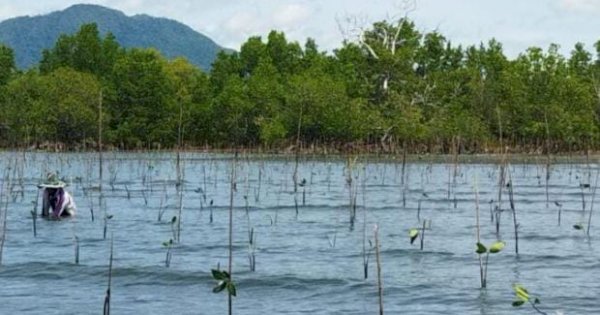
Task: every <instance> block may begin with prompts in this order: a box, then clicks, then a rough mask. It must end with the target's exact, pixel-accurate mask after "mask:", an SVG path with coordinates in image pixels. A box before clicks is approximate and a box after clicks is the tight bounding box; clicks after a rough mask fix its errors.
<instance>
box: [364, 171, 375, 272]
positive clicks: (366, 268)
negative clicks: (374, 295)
mask: <svg viewBox="0 0 600 315" xmlns="http://www.w3.org/2000/svg"><path fill="white" fill-rule="evenodd" d="M365 173H366V167H364V166H363V174H365ZM366 182H367V176H363V180H362V198H363V240H362V243H363V244H362V254H363V273H364V277H365V280H366V279H367V278H368V277H369V258H370V256H371V251H372V250H373V243H372V242H371V240H369V250H368V251H367V183H366Z"/></svg>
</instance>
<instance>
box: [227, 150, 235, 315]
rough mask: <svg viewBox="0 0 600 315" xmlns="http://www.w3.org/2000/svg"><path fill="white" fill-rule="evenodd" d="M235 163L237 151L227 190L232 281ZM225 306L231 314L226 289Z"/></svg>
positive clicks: (229, 295) (231, 305) (230, 303)
mask: <svg viewBox="0 0 600 315" xmlns="http://www.w3.org/2000/svg"><path fill="white" fill-rule="evenodd" d="M236 163H237V152H236V153H235V155H234V157H233V163H232V165H231V181H230V190H229V266H227V272H229V280H230V281H233V273H232V269H233V268H232V266H233V194H234V192H235V190H236V181H235V178H236V174H235V168H236ZM227 307H228V311H229V315H231V314H232V311H233V301H232V296H231V292H230V291H229V290H228V293H227Z"/></svg>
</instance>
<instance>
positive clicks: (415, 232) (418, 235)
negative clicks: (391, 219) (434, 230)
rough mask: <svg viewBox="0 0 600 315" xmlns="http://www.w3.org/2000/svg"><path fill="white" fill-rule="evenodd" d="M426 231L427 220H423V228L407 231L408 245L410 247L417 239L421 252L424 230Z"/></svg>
mask: <svg viewBox="0 0 600 315" xmlns="http://www.w3.org/2000/svg"><path fill="white" fill-rule="evenodd" d="M430 222H431V221H430ZM430 224H431V223H430ZM426 229H427V220H426V219H424V220H423V227H420V228H411V229H410V230H408V236H409V237H410V244H411V245H412V244H413V243H414V242H415V240H416V239H417V238H419V240H420V243H421V250H423V245H424V244H423V243H424V240H425V230H426ZM419 231H420V232H419Z"/></svg>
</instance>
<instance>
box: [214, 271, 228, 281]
mask: <svg viewBox="0 0 600 315" xmlns="http://www.w3.org/2000/svg"><path fill="white" fill-rule="evenodd" d="M210 272H211V273H212V276H213V278H214V279H215V280H227V279H228V277H227V272H225V271H221V270H218V269H211V270H210Z"/></svg>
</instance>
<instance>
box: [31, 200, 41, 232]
mask: <svg viewBox="0 0 600 315" xmlns="http://www.w3.org/2000/svg"><path fill="white" fill-rule="evenodd" d="M36 197H37V198H36V199H35V201H32V202H31V203H32V204H33V209H31V221H32V223H33V237H37V223H36V222H37V204H38V199H39V196H36Z"/></svg>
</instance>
